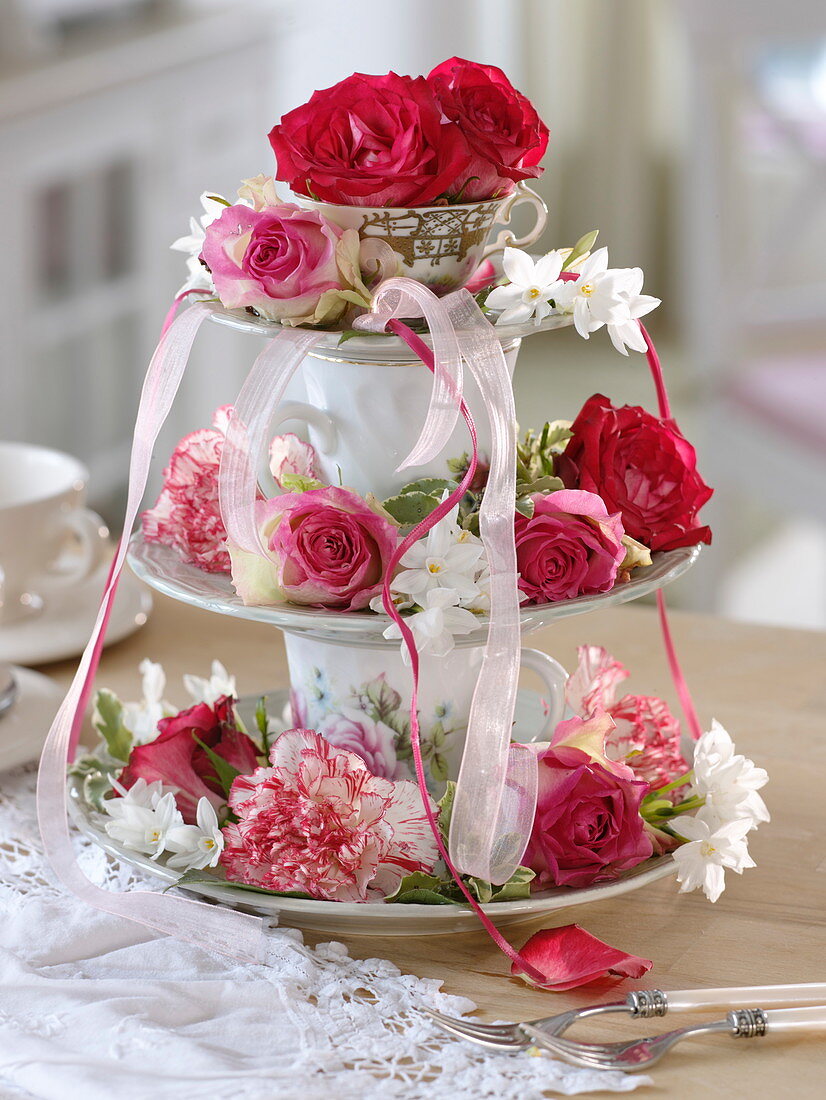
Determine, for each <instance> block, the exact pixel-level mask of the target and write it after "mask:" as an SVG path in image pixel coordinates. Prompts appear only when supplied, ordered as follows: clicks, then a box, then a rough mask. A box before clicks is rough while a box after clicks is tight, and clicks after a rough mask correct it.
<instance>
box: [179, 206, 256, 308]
mask: <svg viewBox="0 0 826 1100" xmlns="http://www.w3.org/2000/svg"><path fill="white" fill-rule="evenodd" d="M240 201H242V202H243V200H240ZM245 205H249V203H245ZM201 206H202V207H203V208H204V213H203V214H202V215H201V217H200V218H190V219H189V233H187V234H186V235H185V236H183V237H178V239H177V240H175V241H173V242H172V244H171V245H170V246H169V247H170V248H171V249H173V250H174V251H175V252H185V253H186V254H187V261H186V267H187V271H188V272H189V277H188V278H187V280H186V282H185V283H184V285H183V286H182V287H181V288H180V289H179V290H178V295H180V294H183V293H184V291H187V290H196V289H197V290H212V289H213V286H212V276H211V275H210V273H209V272H208V271H207V269H206V268H205V267H204V265H203V264H202V263H201V261H200V260H199V259H198V257H199V256H200V255H201V250H202V249H203V247H204V238H205V236H206V232H205V231H206V227H207V226H208V225H211V224H212V223H213V222H214V221H215V219H216V218H219V217H220V216H221V214H222V213H223V212H224V210H226V208H227V206H228V203H227V202H225V201H222V200H221V197H220V196H219V195H215V194H210V192H209V191H204V192H203V193H202V195H201Z"/></svg>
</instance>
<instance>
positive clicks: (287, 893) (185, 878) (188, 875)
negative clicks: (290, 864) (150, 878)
mask: <svg viewBox="0 0 826 1100" xmlns="http://www.w3.org/2000/svg"><path fill="white" fill-rule="evenodd" d="M176 886H183V887H187V886H214V887H218V888H219V889H220V888H222V887H223V888H224V889H226V890H227V891H228V892H232V891H234V890H244V891H245V892H247V893H249V894H269V896H270V897H275V898H306V899H308V900H309V901H312V900H313V897H312V894H305V893H304V892H303V891H301V890H266V889H265V888H264V887H263V886H251V885H249V884H248V883H246V882H228V881H227V879H225V878H221V877H219V876H218V875H217V874H210V873H209V872H208V871H197V870H191V871H184V873H183V874H182V875H181V877H180V878H179V879H177V880H176V881H175V882H173V883H172V885H171V886H167V888H166V890H173V889H174V888H175V887H176ZM166 890H165V891H164V893H166Z"/></svg>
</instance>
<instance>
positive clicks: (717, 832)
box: [673, 807, 755, 902]
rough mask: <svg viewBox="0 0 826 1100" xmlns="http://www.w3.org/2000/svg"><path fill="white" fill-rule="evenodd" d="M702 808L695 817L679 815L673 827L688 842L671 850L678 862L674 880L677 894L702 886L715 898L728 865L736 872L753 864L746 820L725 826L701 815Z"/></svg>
mask: <svg viewBox="0 0 826 1100" xmlns="http://www.w3.org/2000/svg"><path fill="white" fill-rule="evenodd" d="M704 810H705V807H703V809H701V810H700V811H699V812H698V813H697V815H696V816H695V817H688V816H685V817H679V818H677V819H675V820H674V822H673V827H674V829H675V831H676V832H678V833H679V834H680V836H683V837H685V839H686V840H687V841H688V843H687V844H682V845H681V846H680V847H679V848H677V849H676V850H675V851H674V853H673V856H674V862H675V863H676V864H677V881H678V882H679V883H680V893H681V894H685V893H688V892H689V891H691V890H696V889H698V888H699V887H702V890H703V893H704V894H705V895H706V897H707V898H708V900H709V901H712V902H713V901H717V899H718V898H719V897H720V895H721V894H722V892H723V890H724V889H725V885H726V884H725V870H726V869H727V868H728V869H729V870H731V871H735V872H736V873H737V874H738V875H739V874H742V872H743V871H744V870H745V869H746V868H747V867H754V866H755V863H754V860H753V859H752V858H751V856H750V855H749V848H748V842H747V841H746V834H747V833H748V831H749V828H750V824H749V822H748V821H745V820H743V821H730V822H728V824H726V825H720V826H716V824H715V823H714V822H711V823H709V821H708V820H707V819H706V818H705V817H704Z"/></svg>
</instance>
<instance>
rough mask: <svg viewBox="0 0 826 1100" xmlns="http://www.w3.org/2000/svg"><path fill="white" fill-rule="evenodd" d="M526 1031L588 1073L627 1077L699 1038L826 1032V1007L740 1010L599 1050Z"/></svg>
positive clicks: (538, 1043)
mask: <svg viewBox="0 0 826 1100" xmlns="http://www.w3.org/2000/svg"><path fill="white" fill-rule="evenodd" d="M522 1027H523V1029H524V1031H525V1032H526V1034H528V1035H529V1036H530V1037H531V1038H532V1039H533V1041H534V1044H535V1045H536V1046H538V1047H541V1048H542V1049H543V1050H547V1051H549V1053H551V1054H554V1055H556V1057H558V1058H561V1059H562V1060H563V1061H565V1062H570V1063H571V1064H572V1065H575V1066H584V1067H586V1068H587V1069H605V1070H608V1069H618V1070H623V1071H625V1072H626V1073H639V1072H640V1071H642V1070H646V1069H648V1068H649V1067H650V1066H653V1065H654V1064H655V1063H656V1062H659V1060H660V1059H661V1058H662V1057H663V1056H664V1055H665V1054H667V1053H668V1051H669V1050H671V1048H672V1047H673V1046H675V1045H676V1044H677V1043H679V1042H682V1040H683V1039H691V1038H693V1037H694V1036H697V1035H708V1034H712V1033H714V1032H722V1033H726V1034H728V1035H731V1036H732V1037H733V1038H735V1039H756V1038H760V1037H761V1036H763V1035H767V1034H768V1033H769V1032H771V1033H772V1034H774V1033H775V1032H782V1031H788V1030H792V1029H794V1030H796V1031H803V1030H811V1031H815V1030H824V1029H826V1005H813V1006H809V1007H807V1008H780V1009H776V1010H773V1011H771V1012H766V1011H765V1010H764V1009H762V1008H740V1009H735V1010H734V1011H732V1012H729V1013H728V1015H727V1016H726V1018H725V1019H724V1020H715V1021H714V1022H713V1023H705V1024H695V1025H694V1026H693V1027H683V1028H678V1029H677V1030H676V1031H666V1032H665V1033H664V1034H663V1035H649V1036H647V1037H645V1038H642V1039H633V1040H631V1041H630V1042H627V1043H614V1044H603V1045H602V1046H595V1044H593V1043H574V1042H571V1041H570V1040H568V1039H561V1038H559V1037H558V1036H552V1035H548V1034H546V1033H545V1032H544V1031H541V1030H540V1029H539V1028H536V1027H533V1026H532V1025H531V1024H522ZM609 1047H611V1048H612V1049H611V1050H610V1051H609V1050H608V1049H607V1048H609Z"/></svg>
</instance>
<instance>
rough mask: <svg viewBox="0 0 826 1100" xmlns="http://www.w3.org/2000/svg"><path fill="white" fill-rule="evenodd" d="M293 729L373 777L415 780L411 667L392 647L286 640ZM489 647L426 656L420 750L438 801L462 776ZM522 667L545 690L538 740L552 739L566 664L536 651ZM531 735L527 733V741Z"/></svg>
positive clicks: (535, 733) (562, 695)
mask: <svg viewBox="0 0 826 1100" xmlns="http://www.w3.org/2000/svg"><path fill="white" fill-rule="evenodd" d="M285 640H286V644H287V658H288V660H289V666H290V686H291V692H290V698H291V716H290V718H291V723H292V724H293V725H295V726H302V727H304V728H307V729H315V730H317V731H318V732H319V733H320V734H321V735H322V736H323V737H325V738H326V739H327V740H328V741H330V742H331V743H332V744H334V745H337V746H339V747H340V748H343V749H348V750H350V751H351V752H355V753H357V754H358V755H359V756H361V758H362V759H363V760H364V762H365V763H366V764H367V767H368V768H369V769H370V771H371V772H373V774H374V775H380V776H384V777H385V778H388V779H410V778H412V777H413V775H414V770H413V753H412V749H411V745H410V694H411V675H410V669H409V668H407V667H405V665H404V664H403V662H402V658H401V653H400V652H399V650H398V649H396V648H392V649H391V648H389V647H388V646H386V645H385V646H382V647H378V646H375V647H373V646H360V645H351V644H344V645H342V644H337V643H333V642H322V641H318V640H316V639H314V638H308V637H306V636H305V635H300V634H286V635H285ZM483 656H484V646H462V647H457V648H456V649H454V650H453V651H452V652H451V653H448V654H447V656H445V657H433V656H432V655H430V654H424V655H423V656H422V657H421V673H420V679H419V722H420V726H421V732H420V737H421V746H422V756H423V758H424V763H425V768H426V770H427V778H428V786H430V788H431V790H432V791H433V793H434V794H436V795H437V796H438V795H439V794H441V793H442V791H443V789H444V782H445V780H447V779H455V778H456V777H457V776H458V774H459V765H460V764H461V760H462V751H463V749H464V743H465V734H466V730H467V721H468V714H469V712H470V704H471V699H472V697H473V690H474V688H475V686H476V680H477V678H478V675H479V668H480V666H481V663H482V658H483ZM521 661H522V667H523V668H526V669H531V670H532V671H534V672H536V673H538V675H539V676H540V677H541V678H542V680H543V681H544V684H545V690H546V693H547V694H546V703H547V713H546V716H545V719H544V721H543V722H542V724H541V727H540V728H537V729H536V730H531V731H529V733H530V737H529V738H527V739H529V740H533V741H542V740H549V739H550V733H551V731H552V730H553V729H554V727H555V726H556V724H557V723H558V722H559V721H560V719H561V718H562V715H563V711H564V708H565V681H566V680H567V674H566V672H565V670H564V668H562V666H561V665H560V664H559V663H558V662H557V661H555V660H554V659H553V658H552V657H549V656H548V655H547V654H545V653H542V652H540V651H539V650H536V649H523V650H522V655H521ZM524 732H525V731H520V733H521V734H522V736H521V737H520V739H521V740H525V739H526V738H525V737H524Z"/></svg>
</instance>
